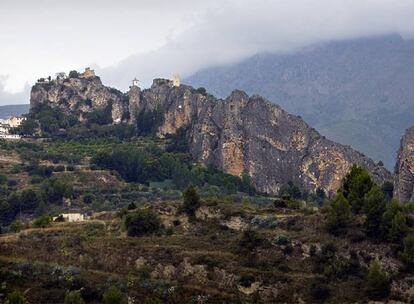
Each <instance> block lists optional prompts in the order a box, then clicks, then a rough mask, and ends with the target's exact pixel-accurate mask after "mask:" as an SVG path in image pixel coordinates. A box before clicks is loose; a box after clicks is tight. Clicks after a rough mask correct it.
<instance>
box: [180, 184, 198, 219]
mask: <svg viewBox="0 0 414 304" xmlns="http://www.w3.org/2000/svg"><path fill="white" fill-rule="evenodd" d="M199 207H200V196H199V195H198V193H197V190H196V188H194V186H193V185H191V184H190V185H188V186H187V188H186V189H185V190H184V192H183V210H184V212H186V213H187V214H188V215H191V216H193V215H194V214H195V212H196V210H197V209H198V208H199Z"/></svg>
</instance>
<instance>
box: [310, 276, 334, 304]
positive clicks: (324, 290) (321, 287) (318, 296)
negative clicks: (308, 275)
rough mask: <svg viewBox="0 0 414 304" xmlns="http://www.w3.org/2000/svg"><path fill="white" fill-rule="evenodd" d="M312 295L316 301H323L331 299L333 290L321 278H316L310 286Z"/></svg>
mask: <svg viewBox="0 0 414 304" xmlns="http://www.w3.org/2000/svg"><path fill="white" fill-rule="evenodd" d="M310 293H311V295H312V297H313V298H314V299H315V300H320V301H323V300H325V299H327V298H328V297H329V295H330V294H331V290H330V289H329V286H328V284H326V283H325V282H324V280H323V279H321V278H316V279H315V280H314V281H313V282H312V283H311V285H310Z"/></svg>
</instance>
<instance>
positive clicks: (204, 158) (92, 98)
mask: <svg viewBox="0 0 414 304" xmlns="http://www.w3.org/2000/svg"><path fill="white" fill-rule="evenodd" d="M108 103H111V104H112V118H113V122H114V123H121V122H123V123H128V124H136V120H137V117H138V113H139V112H141V111H154V110H155V109H158V110H161V111H162V115H163V121H162V122H161V123H160V125H159V126H158V129H157V130H158V132H157V134H158V135H159V136H161V137H162V136H165V135H166V134H173V133H175V132H176V131H177V130H178V129H179V128H181V127H189V128H188V130H189V131H188V140H189V146H190V152H191V154H192V155H193V157H194V159H195V160H197V161H198V162H201V163H205V164H212V165H214V166H216V167H218V168H220V169H222V170H223V171H225V172H227V173H230V174H233V175H237V176H242V175H249V176H250V177H251V180H252V182H253V184H254V186H255V187H256V188H257V189H258V190H259V191H262V192H266V193H276V192H277V191H278V189H279V187H280V186H281V185H283V184H286V183H288V182H289V181H292V182H294V183H295V184H297V185H300V186H302V187H303V188H305V189H308V190H314V189H316V188H318V187H322V188H323V189H325V190H326V192H328V193H331V194H332V193H334V192H335V191H336V190H337V189H338V187H339V186H340V183H341V180H342V178H343V177H344V176H345V174H346V173H347V172H348V171H349V169H350V168H351V166H352V165H353V164H358V165H361V166H364V167H366V168H367V169H368V170H369V172H370V173H371V175H372V177H373V178H374V180H376V181H377V182H379V183H381V182H383V181H385V180H391V179H392V178H391V174H390V173H389V172H388V171H387V170H386V169H384V168H383V167H382V166H379V165H377V164H375V163H374V162H373V161H372V160H371V159H369V158H368V157H366V156H364V155H363V154H361V153H359V152H357V151H355V150H353V149H352V148H350V147H348V146H343V145H340V144H337V143H335V142H332V141H330V140H328V139H326V138H324V137H323V136H321V135H320V134H319V133H318V132H317V131H315V130H314V129H313V128H311V127H309V126H308V125H307V124H306V123H305V122H304V121H303V119H301V118H300V117H298V116H294V115H290V114H288V113H287V112H285V111H284V110H283V109H282V108H280V107H279V106H277V105H274V104H272V103H271V102H269V101H267V100H266V99H264V98H263V97H261V96H257V95H253V96H248V95H247V94H246V93H244V92H242V91H237V90H236V91H233V92H232V94H231V95H230V96H229V97H228V98H226V99H225V100H222V99H217V98H215V97H214V96H212V95H209V94H207V93H206V92H205V91H204V90H195V89H194V88H192V87H190V86H186V85H179V86H174V84H173V82H172V81H171V80H165V79H155V80H154V82H153V84H152V86H151V88H149V89H145V90H142V91H141V90H140V89H139V88H138V87H136V86H132V87H131V89H130V91H129V92H127V93H125V94H123V93H121V92H120V91H117V90H115V89H111V88H107V87H105V86H103V85H102V83H101V81H100V79H99V77H96V76H94V77H88V78H86V77H83V78H82V77H78V78H69V79H64V80H56V81H55V80H53V81H52V82H48V83H38V84H36V85H35V86H34V87H33V88H32V94H31V109H32V110H34V109H35V108H36V106H37V105H39V104H48V105H49V106H51V107H57V108H59V109H61V110H62V111H64V112H65V113H71V114H75V115H78V116H79V119H80V120H82V118H83V117H84V115H85V113H87V112H90V111H92V110H94V109H97V108H104V107H106V106H107V105H108Z"/></svg>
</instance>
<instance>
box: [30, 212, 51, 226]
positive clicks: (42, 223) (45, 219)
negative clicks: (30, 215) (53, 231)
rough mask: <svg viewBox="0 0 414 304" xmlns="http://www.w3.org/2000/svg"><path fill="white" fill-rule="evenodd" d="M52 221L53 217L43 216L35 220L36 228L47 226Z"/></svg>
mask: <svg viewBox="0 0 414 304" xmlns="http://www.w3.org/2000/svg"><path fill="white" fill-rule="evenodd" d="M51 223H52V218H51V217H50V216H48V215H44V216H41V217H39V218H37V219H36V220H35V221H34V222H33V227H34V228H46V227H49V226H50V224H51Z"/></svg>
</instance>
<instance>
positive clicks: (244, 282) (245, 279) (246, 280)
mask: <svg viewBox="0 0 414 304" xmlns="http://www.w3.org/2000/svg"><path fill="white" fill-rule="evenodd" d="M253 282H254V277H253V276H252V275H242V276H241V277H240V279H239V284H240V285H241V286H243V287H250V285H252V283H253Z"/></svg>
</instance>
